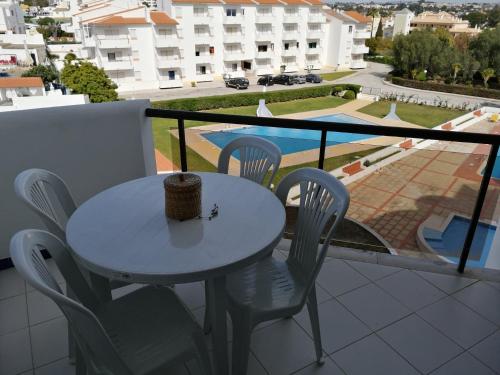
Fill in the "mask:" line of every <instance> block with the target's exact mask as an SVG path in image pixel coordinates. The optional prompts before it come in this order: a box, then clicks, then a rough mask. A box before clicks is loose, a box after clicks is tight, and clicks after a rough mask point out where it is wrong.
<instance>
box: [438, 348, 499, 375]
mask: <svg viewBox="0 0 500 375" xmlns="http://www.w3.org/2000/svg"><path fill="white" fill-rule="evenodd" d="M450 374H453V375H494V374H495V373H494V372H493V371H491V370H490V369H489V368H488V367H486V366H485V365H483V364H482V363H481V362H479V361H478V360H477V359H476V358H474V357H473V356H471V355H470V354H469V353H463V354H461V355H459V356H458V357H456V358H455V359H452V360H451V361H450V362H448V363H446V364H445V365H443V366H441V367H440V368H438V369H437V370H436V371H433V372H432V373H431V375H450Z"/></svg>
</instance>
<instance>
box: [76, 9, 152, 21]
mask: <svg viewBox="0 0 500 375" xmlns="http://www.w3.org/2000/svg"><path fill="white" fill-rule="evenodd" d="M141 8H144V6H139V7H136V8H130V9H124V10H119V11H116V12H111V13H108V14H101V15H100V16H96V17H92V18H86V19H84V20H83V22H84V23H92V22H90V21H94V20H102V19H104V18H108V17H110V16H115V15H117V14H123V13H128V12H131V11H134V10H137V9H141Z"/></svg>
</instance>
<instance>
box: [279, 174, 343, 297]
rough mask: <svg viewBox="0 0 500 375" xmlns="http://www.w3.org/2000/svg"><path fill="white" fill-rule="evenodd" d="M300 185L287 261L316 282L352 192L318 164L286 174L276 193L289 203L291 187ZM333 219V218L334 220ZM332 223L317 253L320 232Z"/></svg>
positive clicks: (307, 278) (309, 279)
mask: <svg viewBox="0 0 500 375" xmlns="http://www.w3.org/2000/svg"><path fill="white" fill-rule="evenodd" d="M297 185H298V186H299V188H300V205H299V208H298V210H299V212H298V216H297V222H296V223H295V231H294V235H293V238H292V243H291V246H290V252H289V255H288V259H287V262H288V263H289V264H291V265H292V266H293V267H295V268H296V269H298V270H299V271H300V272H301V273H302V275H303V276H304V277H305V279H306V281H307V282H308V283H309V284H310V285H309V286H308V288H307V291H308V290H310V288H311V287H312V285H313V282H314V280H315V279H316V276H317V275H318V273H319V271H320V269H321V266H322V264H323V261H324V259H325V256H326V253H327V250H328V246H329V245H330V241H331V240H332V237H333V234H334V233H335V229H336V228H337V225H338V224H339V223H340V222H341V221H342V219H343V218H344V216H345V213H346V211H347V209H348V207H349V192H348V191H347V189H346V188H345V186H344V185H343V184H342V183H341V182H340V181H339V180H337V179H336V178H335V177H334V176H332V175H331V174H329V173H327V172H325V171H322V170H320V169H316V168H301V169H297V170H295V171H293V172H291V173H290V174H288V175H287V176H285V177H284V178H283V179H282V180H281V182H280V184H279V185H278V187H277V189H276V195H277V196H278V198H279V199H280V200H281V202H282V203H283V205H285V206H286V201H287V197H288V193H289V191H290V189H291V188H292V187H294V186H297ZM332 221H333V222H332ZM328 224H331V226H330V228H329V229H328V232H327V234H326V238H325V240H324V243H323V246H322V247H321V250H320V251H319V253H318V246H319V244H320V240H321V234H322V233H323V232H324V231H325V229H326V226H327V225H328Z"/></svg>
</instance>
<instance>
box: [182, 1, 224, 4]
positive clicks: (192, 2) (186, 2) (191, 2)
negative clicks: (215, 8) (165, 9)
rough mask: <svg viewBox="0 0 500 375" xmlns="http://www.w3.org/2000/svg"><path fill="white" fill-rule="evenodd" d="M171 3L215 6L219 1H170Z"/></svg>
mask: <svg viewBox="0 0 500 375" xmlns="http://www.w3.org/2000/svg"><path fill="white" fill-rule="evenodd" d="M172 2H173V3H183V4H217V3H220V1H219V0H172Z"/></svg>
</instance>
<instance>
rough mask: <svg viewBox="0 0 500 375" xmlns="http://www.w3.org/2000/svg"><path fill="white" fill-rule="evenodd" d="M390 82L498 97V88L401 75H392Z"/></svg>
mask: <svg viewBox="0 0 500 375" xmlns="http://www.w3.org/2000/svg"><path fill="white" fill-rule="evenodd" d="M392 83H394V84H395V85H399V86H405V87H411V88H414V89H420V90H430V91H441V92H447V93H452V94H460V95H469V96H479V97H483V98H490V99H500V90H492V89H486V88H482V87H471V86H463V85H448V84H445V83H437V82H421V81H413V80H411V79H405V78H401V77H392Z"/></svg>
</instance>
